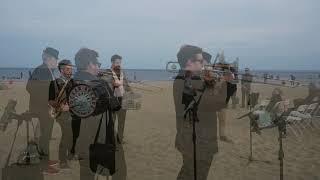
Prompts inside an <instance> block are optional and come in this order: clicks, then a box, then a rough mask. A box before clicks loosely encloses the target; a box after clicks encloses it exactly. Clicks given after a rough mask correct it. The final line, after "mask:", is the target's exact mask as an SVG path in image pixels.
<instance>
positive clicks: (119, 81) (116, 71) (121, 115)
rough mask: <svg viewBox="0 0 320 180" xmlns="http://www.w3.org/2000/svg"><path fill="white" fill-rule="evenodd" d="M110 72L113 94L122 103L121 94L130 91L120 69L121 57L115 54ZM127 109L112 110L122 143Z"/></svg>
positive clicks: (118, 136) (119, 139)
mask: <svg viewBox="0 0 320 180" xmlns="http://www.w3.org/2000/svg"><path fill="white" fill-rule="evenodd" d="M111 63H112V65H111V74H112V87H113V90H114V96H116V97H117V98H118V100H119V102H120V103H121V104H122V100H123V96H124V94H125V93H126V92H128V91H131V88H130V86H129V83H128V81H127V78H126V77H125V73H124V72H123V70H122V57H121V56H119V55H117V54H115V55H113V56H112V57H111ZM126 113H127V110H126V109H123V108H121V109H120V110H119V111H116V112H114V115H115V117H114V118H116V119H117V120H118V133H117V139H118V141H119V142H120V143H123V134H124V125H125V120H126Z"/></svg>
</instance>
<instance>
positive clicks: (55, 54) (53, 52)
mask: <svg viewBox="0 0 320 180" xmlns="http://www.w3.org/2000/svg"><path fill="white" fill-rule="evenodd" d="M43 52H44V53H46V54H48V55H50V56H52V57H54V58H56V59H59V51H58V50H56V49H54V48H52V47H47V48H46V49H45V50H43Z"/></svg>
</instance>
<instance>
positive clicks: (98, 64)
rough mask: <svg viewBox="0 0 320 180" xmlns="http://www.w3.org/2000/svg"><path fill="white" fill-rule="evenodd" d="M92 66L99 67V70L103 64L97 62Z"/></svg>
mask: <svg viewBox="0 0 320 180" xmlns="http://www.w3.org/2000/svg"><path fill="white" fill-rule="evenodd" d="M92 64H94V65H96V66H98V68H100V67H101V63H98V62H96V63H92Z"/></svg>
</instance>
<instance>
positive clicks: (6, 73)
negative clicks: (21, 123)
mask: <svg viewBox="0 0 320 180" xmlns="http://www.w3.org/2000/svg"><path fill="white" fill-rule="evenodd" d="M32 71H33V69H32V68H0V79H1V80H8V79H20V77H21V74H22V80H27V79H28V78H29V72H32ZM125 73H126V75H127V77H128V79H129V80H134V77H136V80H140V81H165V80H172V77H174V76H175V75H176V74H175V73H171V72H167V71H166V70H164V69H126V70H125ZM240 73H242V72H240ZM251 73H252V74H253V75H255V76H256V79H263V74H265V73H268V74H272V75H273V76H274V77H276V76H277V75H278V76H279V77H280V79H281V80H289V78H290V75H294V76H295V77H296V80H297V81H305V82H311V81H314V80H319V79H320V71H288V70H280V71H275V70H254V71H252V72H251ZM58 74H59V72H58V70H55V75H56V76H58Z"/></svg>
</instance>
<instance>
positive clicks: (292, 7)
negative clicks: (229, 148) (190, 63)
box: [0, 0, 320, 68]
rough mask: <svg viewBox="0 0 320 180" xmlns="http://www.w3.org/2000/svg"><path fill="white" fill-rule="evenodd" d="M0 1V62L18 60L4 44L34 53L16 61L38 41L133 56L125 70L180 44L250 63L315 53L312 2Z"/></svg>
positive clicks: (170, 54)
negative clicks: (268, 58) (0, 4)
mask: <svg viewBox="0 0 320 180" xmlns="http://www.w3.org/2000/svg"><path fill="white" fill-rule="evenodd" d="M2 1H3V2H2V6H1V7H0V26H1V29H0V40H1V41H0V50H1V52H4V53H2V54H0V59H4V61H5V62H4V63H3V64H4V65H7V66H14V65H15V64H12V63H15V62H14V61H7V60H6V59H7V57H9V56H10V57H12V58H13V59H19V58H21V57H19V56H18V55H16V54H10V55H9V54H6V52H8V49H16V48H19V49H21V50H22V49H32V50H38V52H32V53H31V52H29V51H26V53H25V54H24V56H25V58H26V59H28V61H31V62H28V63H22V64H23V65H29V64H32V65H33V64H36V63H38V62H36V61H35V60H34V59H36V58H37V57H38V54H39V52H41V49H42V48H44V47H43V46H46V45H51V46H56V47H57V48H59V49H61V51H62V52H64V53H63V54H65V56H67V57H69V58H70V59H71V58H72V57H73V55H74V53H75V52H76V51H77V49H78V48H80V47H83V46H86V47H91V48H95V49H97V50H99V51H100V52H101V53H100V54H101V55H102V56H103V57H104V58H106V59H107V57H108V56H110V55H111V54H112V53H114V52H118V53H121V54H125V55H126V56H128V57H130V59H134V60H135V61H134V62H128V64H127V65H128V66H129V67H136V66H137V64H138V65H141V64H142V65H145V66H144V67H146V68H157V67H161V66H162V64H161V63H160V59H169V58H170V59H173V58H175V54H176V51H177V49H178V48H179V46H180V45H181V44H185V43H192V44H196V45H199V46H201V47H204V48H205V49H208V50H209V51H210V52H212V53H216V52H217V51H218V50H221V49H225V50H226V56H230V57H237V56H239V57H240V58H241V57H244V58H243V59H245V60H244V63H248V62H250V63H252V62H253V61H247V60H246V59H247V58H246V57H252V59H255V61H254V63H255V64H254V66H255V67H261V66H264V61H265V58H264V57H268V56H270V55H272V56H273V57H274V59H277V57H278V58H279V59H281V61H283V63H284V64H285V61H288V60H289V59H292V58H293V57H301V59H298V58H294V59H295V62H297V64H299V63H301V64H303V63H304V60H303V59H304V57H310V56H312V57H313V58H315V57H317V56H319V55H320V53H319V51H318V47H319V45H320V43H319V42H320V35H319V34H318V32H319V30H320V23H319V21H318V20H317V19H318V17H319V13H318V10H317V8H316V7H319V5H320V1H317V0H306V1H299V0H282V1H279V0H259V1H257V0H201V1H196V0H176V1H172V0H162V1H150V0H135V1H131V0H120V1H105V0H96V1H85V0H77V1H75V0H74V1H63V0H56V1H42V0H29V1H26V2H21V1H18V0H2ZM10 41H11V43H8V42H10ZM14 42H15V43H19V45H18V44H14ZM8 44H9V46H8ZM30 45H32V46H33V47H32V48H30ZM275 61H276V62H278V61H277V60H275ZM315 63H317V62H315ZM317 65H318V66H319V65H320V63H319V64H317ZM313 67H314V66H312V65H310V68H313Z"/></svg>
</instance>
